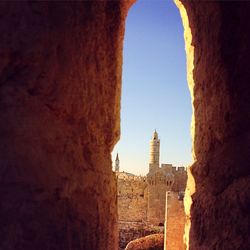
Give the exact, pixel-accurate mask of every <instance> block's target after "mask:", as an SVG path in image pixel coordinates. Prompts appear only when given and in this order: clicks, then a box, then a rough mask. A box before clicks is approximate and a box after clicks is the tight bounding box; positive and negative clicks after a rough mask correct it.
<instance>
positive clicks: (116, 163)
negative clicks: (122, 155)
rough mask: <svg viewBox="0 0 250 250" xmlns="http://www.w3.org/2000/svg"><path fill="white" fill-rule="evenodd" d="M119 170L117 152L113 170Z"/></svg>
mask: <svg viewBox="0 0 250 250" xmlns="http://www.w3.org/2000/svg"><path fill="white" fill-rule="evenodd" d="M119 170H120V160H119V156H118V153H117V154H116V159H115V172H119Z"/></svg>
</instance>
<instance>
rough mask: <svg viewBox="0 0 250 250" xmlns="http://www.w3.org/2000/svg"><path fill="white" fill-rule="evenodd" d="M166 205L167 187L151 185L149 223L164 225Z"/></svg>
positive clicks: (149, 190)
mask: <svg viewBox="0 0 250 250" xmlns="http://www.w3.org/2000/svg"><path fill="white" fill-rule="evenodd" d="M165 203H166V186H165V185H150V186H149V187H148V212H147V221H148V222H149V223H150V224H153V225H159V223H164V220H165Z"/></svg>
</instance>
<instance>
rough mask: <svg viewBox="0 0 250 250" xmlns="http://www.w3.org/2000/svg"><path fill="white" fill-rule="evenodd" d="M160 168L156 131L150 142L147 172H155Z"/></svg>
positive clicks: (158, 143) (158, 141)
mask: <svg viewBox="0 0 250 250" xmlns="http://www.w3.org/2000/svg"><path fill="white" fill-rule="evenodd" d="M159 167H160V140H159V138H158V133H157V132H156V130H155V131H154V133H153V137H152V139H151V141H150V161H149V172H152V171H156V170H157V169H159Z"/></svg>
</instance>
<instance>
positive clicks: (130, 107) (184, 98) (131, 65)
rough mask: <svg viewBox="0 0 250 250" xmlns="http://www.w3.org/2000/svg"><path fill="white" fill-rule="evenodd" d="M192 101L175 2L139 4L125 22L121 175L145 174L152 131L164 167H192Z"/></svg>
mask: <svg viewBox="0 0 250 250" xmlns="http://www.w3.org/2000/svg"><path fill="white" fill-rule="evenodd" d="M191 113H192V110H191V98H190V93H189V90H188V85H187V80H186V55H185V50H184V38H183V26H182V22H181V17H180V14H179V11H178V9H177V7H176V6H175V4H174V2H173V1H171V0H138V1H137V3H136V4H134V5H133V6H132V8H131V9H130V11H129V14H128V17H127V20H126V30H125V40H124V51H123V79H122V101H121V139H120V141H119V142H118V143H117V145H116V146H115V148H114V150H113V154H112V158H113V159H114V157H115V155H116V153H117V152H118V153H119V157H120V167H121V170H122V171H128V172H131V173H134V174H143V175H144V174H146V173H147V172H148V162H149V141H150V139H151V136H152V133H153V131H154V129H156V130H157V132H158V134H159V137H160V140H161V154H160V162H161V163H172V164H174V165H176V166H182V165H187V164H189V163H190V162H191V136H190V123H191Z"/></svg>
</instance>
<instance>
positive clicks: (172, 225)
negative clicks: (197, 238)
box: [165, 192, 185, 250]
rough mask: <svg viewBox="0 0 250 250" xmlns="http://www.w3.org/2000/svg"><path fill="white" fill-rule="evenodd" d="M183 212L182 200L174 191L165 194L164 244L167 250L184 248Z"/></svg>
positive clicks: (181, 249) (182, 249)
mask: <svg viewBox="0 0 250 250" xmlns="http://www.w3.org/2000/svg"><path fill="white" fill-rule="evenodd" d="M184 226H185V212H184V205H183V200H182V199H180V198H179V197H178V194H177V193H175V192H168V193H167V196H166V220H165V245H166V249H167V250H184V249H185V245H184V241H183V235H184Z"/></svg>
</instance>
